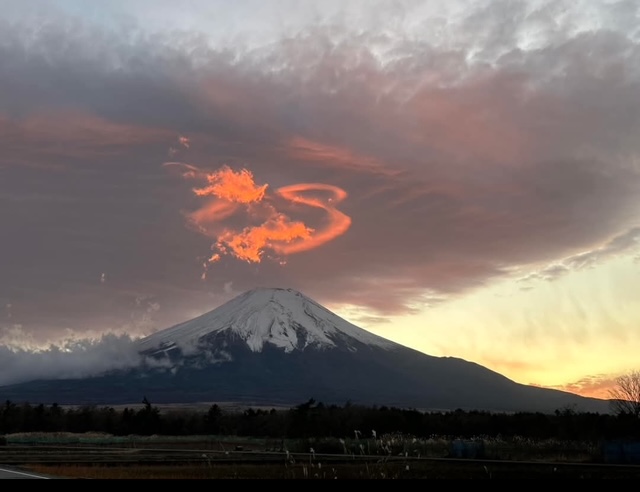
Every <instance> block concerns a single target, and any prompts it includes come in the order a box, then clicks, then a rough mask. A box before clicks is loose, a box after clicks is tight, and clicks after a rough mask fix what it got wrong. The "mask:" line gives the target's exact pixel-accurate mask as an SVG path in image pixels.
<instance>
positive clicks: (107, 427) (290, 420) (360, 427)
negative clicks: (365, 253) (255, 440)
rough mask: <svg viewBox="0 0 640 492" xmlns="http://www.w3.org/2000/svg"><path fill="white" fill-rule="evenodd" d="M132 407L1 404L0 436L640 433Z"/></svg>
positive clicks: (502, 422)
mask: <svg viewBox="0 0 640 492" xmlns="http://www.w3.org/2000/svg"><path fill="white" fill-rule="evenodd" d="M142 403H143V405H142V406H141V407H139V408H137V409H134V408H129V407H125V408H124V409H122V410H116V409H114V408H113V407H99V406H95V405H87V406H78V407H62V406H60V405H57V404H55V403H54V404H52V405H43V404H39V405H31V404H29V403H22V404H17V403H13V402H11V401H8V400H7V401H6V402H5V403H4V405H2V406H0V435H2V434H12V433H20V432H72V433H85V432H100V433H106V434H111V435H116V436H127V435H141V436H148V435H167V436H189V435H228V436H249V437H264V438H275V439H281V438H322V437H333V438H343V437H345V436H346V437H349V436H350V437H353V436H354V433H361V434H362V435H363V436H371V434H372V433H377V434H378V435H382V434H390V433H401V434H405V435H412V436H415V437H419V438H429V437H449V438H473V437H479V436H482V437H501V438H510V437H525V438H531V439H554V438H555V439H562V440H576V441H600V440H605V439H619V438H640V419H638V417H637V416H636V415H634V414H633V413H631V412H620V413H618V414H598V413H580V412H576V411H574V410H572V409H559V410H556V412H555V413H552V414H544V413H538V412H519V413H511V414H506V413H492V412H485V411H463V410H460V409H458V410H454V411H446V412H422V411H418V410H413V409H403V408H394V407H387V406H379V407H378V406H372V407H367V406H361V405H354V404H351V403H346V404H345V405H342V406H340V405H325V404H323V403H322V402H316V401H314V400H313V399H310V400H309V401H307V402H305V403H302V404H300V405H297V406H295V407H292V408H290V409H275V408H274V409H271V410H264V409H254V408H248V409H246V410H243V411H238V410H234V411H231V410H223V408H221V407H220V406H218V405H216V404H213V405H211V406H210V407H209V408H208V409H206V410H193V409H191V410H189V409H179V410H175V409H173V410H165V411H161V410H160V409H159V408H158V407H156V406H154V405H152V404H151V402H150V401H148V400H147V399H146V398H143V400H142Z"/></svg>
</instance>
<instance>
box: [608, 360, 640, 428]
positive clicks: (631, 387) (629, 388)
mask: <svg viewBox="0 0 640 492" xmlns="http://www.w3.org/2000/svg"><path fill="white" fill-rule="evenodd" d="M609 396H610V397H611V405H612V406H613V410H614V411H615V412H616V413H617V414H623V413H627V414H631V415H634V416H636V417H640V370H635V371H631V372H630V373H628V374H624V375H622V376H619V377H617V378H616V387H615V388H613V389H611V390H610V391H609Z"/></svg>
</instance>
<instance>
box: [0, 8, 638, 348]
mask: <svg viewBox="0 0 640 492" xmlns="http://www.w3.org/2000/svg"><path fill="white" fill-rule="evenodd" d="M202 5H204V4H201V6H200V8H203V9H204V8H205V7H202ZM278 5H279V6H280V7H282V8H284V7H283V6H285V4H284V3H281V4H280V3H279V4H278ZM362 5H363V4H359V3H353V4H350V8H344V9H342V8H340V7H338V6H337V4H331V7H327V8H326V10H322V9H319V13H318V16H315V17H313V18H309V19H307V20H305V22H307V24H304V23H303V22H302V21H301V20H300V19H302V18H303V17H305V14H303V13H301V12H298V13H297V14H296V16H298V17H296V19H298V20H297V21H296V22H298V24H291V25H290V26H288V27H286V28H283V30H284V32H285V34H284V35H283V34H281V33H279V32H276V31H277V30H276V29H275V28H274V27H273V26H267V27H269V28H270V29H271V31H270V32H271V33H272V34H273V37H271V38H269V42H268V43H264V44H257V41H256V40H255V39H253V40H252V41H251V42H249V41H248V40H247V39H248V38H245V42H244V43H241V42H238V44H237V47H234V45H233V43H228V44H226V45H224V46H222V47H221V46H215V45H214V44H212V42H211V41H210V40H208V39H207V38H206V37H205V36H204V35H203V34H202V33H197V32H185V31H182V32H179V31H175V30H174V31H157V32H151V31H150V30H145V29H143V28H142V24H139V23H136V22H132V21H128V23H125V24H122V25H115V24H114V23H113V22H112V21H110V22H105V23H103V24H100V25H98V24H96V23H91V22H89V21H87V20H81V19H78V18H71V17H68V16H66V15H63V14H62V13H60V12H56V11H55V9H54V10H51V11H50V12H48V13H47V12H45V13H44V14H42V15H40V16H36V17H35V19H37V24H36V21H35V20H33V19H34V17H33V16H31V17H24V16H23V17H20V18H18V17H16V18H17V19H18V20H4V21H0V73H1V74H2V76H0V144H1V145H2V148H3V149H5V151H4V152H3V154H2V155H0V224H2V228H3V229H2V231H3V242H2V243H1V244H0V271H2V272H3V273H4V277H3V279H2V280H0V302H3V303H4V304H7V303H10V304H11V305H12V308H11V312H12V320H13V321H14V322H15V323H20V324H22V326H23V327H24V330H25V332H28V333H31V334H32V335H33V336H34V337H36V338H38V339H41V340H48V339H49V337H50V336H51V335H52V334H54V333H55V334H58V335H60V336H62V334H64V333H67V330H72V331H73V332H75V333H78V334H79V336H81V335H82V334H83V333H87V332H101V331H104V330H108V329H109V328H113V327H118V326H125V325H127V323H129V321H130V320H131V316H132V313H139V312H140V309H141V308H140V306H136V304H135V303H136V299H138V298H140V296H146V297H148V298H149V299H153V301H152V302H154V303H158V305H160V306H162V309H158V310H157V311H154V312H153V313H152V319H151V321H148V322H147V324H146V325H145V327H144V328H143V327H141V326H139V325H136V326H133V325H131V334H132V335H135V334H138V333H141V332H142V331H149V330H151V329H153V328H161V327H164V326H166V325H168V324H171V323H173V322H179V321H182V319H183V318H184V317H185V316H187V315H188V314H189V313H193V314H195V313H197V312H198V311H203V310H206V309H210V308H212V307H215V306H216V305H217V304H219V303H220V302H222V301H223V300H225V299H227V298H228V297H229V296H230V295H233V293H234V292H240V291H242V290H244V289H247V288H251V287H254V286H257V285H265V284H266V285H276V284H277V285H286V286H290V287H294V288H298V289H300V290H302V291H304V292H305V293H307V294H308V295H310V296H312V297H315V298H317V299H318V300H319V301H320V302H325V303H332V304H339V303H346V304H352V305H357V306H361V307H365V308H368V309H369V310H371V311H372V312H374V313H375V315H376V316H381V315H386V314H389V313H403V312H413V311H415V310H417V309H420V308H421V307H423V306H424V305H426V304H428V303H429V302H432V301H430V300H433V299H434V298H438V299H440V298H452V297H455V296H456V295H458V294H460V293H462V292H465V291H467V290H469V289H475V288H480V287H482V286H483V285H486V284H487V283H488V282H490V281H491V280H492V279H495V278H500V277H502V276H504V275H508V274H510V272H512V271H513V269H514V268H521V269H522V268H526V267H527V266H529V265H538V264H547V265H549V267H547V268H545V269H544V270H543V271H542V272H539V273H538V275H540V276H541V277H542V278H552V277H555V276H557V275H558V274H560V273H562V272H564V271H567V270H571V269H575V268H580V267H581V266H583V265H587V264H591V263H592V262H595V261H602V260H603V259H606V258H607V257H610V256H611V255H614V254H623V253H625V254H626V253H627V251H628V252H631V250H630V249H628V248H627V247H628V246H629V245H630V243H629V239H630V237H627V236H626V234H630V232H631V231H633V230H637V229H634V228H636V227H637V222H636V218H637V212H636V204H637V200H638V193H639V191H640V176H639V174H638V171H639V169H638V155H639V154H640V148H639V145H640V144H639V142H640V141H639V140H638V138H637V135H638V131H639V130H640V101H639V100H638V98H637V94H638V93H640V72H639V71H638V69H637V68H636V67H638V66H640V63H639V62H640V46H639V44H638V43H639V38H638V32H637V28H636V27H635V26H637V25H638V23H637V22H634V20H635V21H637V20H638V5H637V4H636V3H635V2H617V3H615V4H612V5H611V8H606V9H605V8H604V7H603V8H599V7H596V6H593V3H581V4H580V5H577V6H576V7H575V8H573V9H564V10H563V8H561V7H560V6H559V4H557V3H553V2H521V3H519V2H503V1H499V2H484V3H483V2H480V3H475V4H470V3H464V2H462V3H457V4H453V3H452V5H454V6H451V7H447V8H448V9H451V10H450V11H448V12H447V15H440V16H439V15H437V13H434V12H429V11H428V10H429V8H428V6H427V5H426V4H425V3H424V2H398V3H394V6H391V5H390V4H386V7H385V10H384V11H383V14H378V13H375V12H374V11H371V12H373V13H370V14H368V13H366V12H365V11H364V10H363V8H361V7H362ZM114 8H115V7H114ZM167 8H169V4H168V3H163V4H162V6H161V7H159V9H160V10H162V9H167ZM14 9H15V8H14ZM205 10H206V9H205ZM202 12H203V18H206V15H205V14H206V11H202ZM233 12H234V15H236V17H235V19H237V20H238V22H237V23H236V24H234V25H237V26H238V29H239V31H238V32H237V33H236V34H237V36H239V38H242V36H243V35H246V32H243V31H242V30H241V24H242V23H241V22H240V19H241V18H242V17H241V15H240V13H239V12H241V11H240V10H238V11H233ZM321 14H322V15H321ZM418 14H420V15H418ZM427 14H428V20H424V21H421V19H424V16H425V15H427ZM133 15H134V16H135V15H138V14H136V13H134V14H133ZM7 19H11V17H10V16H8V17H7ZM25 19H27V20H25ZM114 19H115V17H114ZM384 19H386V20H387V23H386V25H388V26H390V27H389V28H388V29H387V28H384V29H383V26H384V24H383V23H382V20H384ZM593 19H597V23H595V24H594V21H593ZM390 20H392V21H393V22H389V21H390ZM351 21H353V23H350V22H351ZM356 21H357V22H356ZM183 22H184V23H183V24H182V25H185V26H187V25H189V26H190V28H195V27H194V26H195V25H197V23H196V22H195V20H194V19H191V18H189V19H186V18H185V19H183ZM296 25H297V26H305V29H303V28H301V27H300V28H298V29H295V28H294V27H295V26H296ZM306 27H308V29H307V28H306ZM425 27H429V29H425ZM420 33H423V34H422V35H420V36H419V34H420ZM278 36H279V37H278ZM179 136H186V137H188V138H189V139H190V145H189V148H186V147H184V146H180V145H179V141H178V138H179ZM170 149H173V150H172V151H171V152H170ZM170 154H171V155H170ZM169 160H172V161H182V162H185V163H188V164H191V165H196V166H198V167H199V168H202V169H209V170H211V171H213V170H215V169H218V168H219V167H220V166H222V165H223V164H228V165H229V166H231V167H232V168H234V169H241V168H243V167H246V168H248V169H250V170H251V171H252V172H253V173H254V176H255V179H256V182H258V183H259V184H268V185H269V189H270V190H274V189H277V188H279V187H280V186H286V185H291V184H296V183H314V182H319V183H326V184H331V185H334V186H338V187H340V188H341V189H344V190H345V191H346V192H347V193H348V197H347V199H346V200H344V201H343V202H341V203H340V205H339V209H340V210H341V211H342V212H344V213H345V214H347V215H348V216H349V217H351V219H352V225H351V227H350V228H349V229H348V231H347V232H346V233H345V234H343V235H342V236H340V237H338V238H337V239H335V240H333V241H331V242H329V243H327V244H325V245H324V246H322V247H320V248H318V249H314V250H311V251H307V252H304V253H300V254H297V255H292V256H290V257H289V258H287V264H286V265H285V266H281V265H280V264H279V263H278V262H277V261H270V260H268V259H266V260H264V261H263V262H262V263H260V264H248V263H246V262H240V261H238V260H236V259H234V258H231V257H225V258H223V259H222V260H221V261H220V262H219V263H217V264H215V265H213V266H212V267H211V268H210V271H209V274H208V275H207V280H206V281H205V282H202V281H201V280H200V274H201V267H202V261H203V260H204V259H206V257H208V255H209V254H210V246H211V244H210V243H211V239H210V238H207V237H205V236H203V235H200V234H198V233H197V232H196V231H193V230H191V229H189V228H187V227H186V224H185V220H184V214H185V213H188V212H190V211H193V210H195V209H197V208H198V207H200V206H202V202H201V201H199V200H198V198H197V197H195V196H194V195H193V193H192V191H191V187H192V185H193V183H189V182H187V181H185V180H183V179H181V178H180V176H178V175H176V174H175V173H172V172H171V171H170V170H169V169H167V168H166V167H163V166H162V164H163V163H164V162H166V161H169ZM315 212H316V211H313V210H303V209H301V208H300V207H298V208H295V207H292V208H290V209H287V213H289V214H291V216H292V217H293V218H296V219H300V220H305V221H308V223H309V224H312V225H315V226H320V225H321V224H322V220H323V217H322V216H319V215H318V214H316V213H315ZM625 231H629V232H625ZM612 237H613V238H617V239H614V240H610V238H612ZM609 241H610V242H609ZM584 251H587V253H578V252H584ZM581 255H582V256H581ZM103 273H105V279H106V281H105V282H101V281H100V279H101V278H102V277H101V275H102V274H103ZM230 282H232V283H230ZM231 286H233V289H231ZM137 315H138V314H136V316H137Z"/></svg>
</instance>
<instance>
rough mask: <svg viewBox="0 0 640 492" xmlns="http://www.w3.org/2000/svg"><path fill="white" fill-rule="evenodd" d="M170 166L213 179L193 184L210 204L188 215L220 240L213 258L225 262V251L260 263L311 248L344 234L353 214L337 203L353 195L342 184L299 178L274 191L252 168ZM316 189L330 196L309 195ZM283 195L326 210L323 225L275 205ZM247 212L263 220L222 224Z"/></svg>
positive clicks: (187, 175) (290, 200)
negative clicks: (272, 255) (271, 256)
mask: <svg viewBox="0 0 640 492" xmlns="http://www.w3.org/2000/svg"><path fill="white" fill-rule="evenodd" d="M165 165H171V166H180V167H181V168H182V169H183V172H182V176H183V177H184V178H187V179H199V180H203V181H206V182H207V185H206V186H203V187H199V188H193V193H194V194H195V195H196V196H198V197H201V198H203V199H206V200H207V201H206V203H205V204H204V205H202V207H200V208H199V209H197V210H195V211H193V212H190V213H189V214H188V218H189V221H190V223H191V224H192V225H193V226H195V227H196V229H197V230H198V231H199V232H201V233H202V234H205V235H207V236H209V237H211V238H213V239H214V240H215V242H214V243H213V245H212V249H213V250H214V253H213V254H212V255H211V257H210V258H209V260H207V263H214V262H217V261H219V260H220V258H221V255H231V256H233V257H235V258H237V259H240V260H243V261H246V262H249V263H259V262H260V261H262V258H263V257H264V256H265V252H267V251H271V252H273V253H276V254H277V255H280V256H286V255H290V254H295V253H300V252H303V251H308V250H311V249H314V248H317V247H319V246H321V245H323V244H325V243H327V242H329V241H331V240H333V239H335V238H336V237H338V236H340V235H342V234H344V233H345V232H346V231H347V230H348V229H349V227H350V225H351V218H350V217H349V216H347V215H346V214H344V213H343V212H341V211H340V210H338V209H337V208H336V204H338V203H340V202H341V201H343V200H344V199H345V198H346V197H347V192H346V191H344V190H343V189H341V188H338V187H337V186H332V185H328V184H323V183H299V184H295V185H290V186H284V187H282V188H279V189H278V190H276V191H275V193H273V194H271V195H268V194H267V190H268V185H267V184H264V185H257V184H256V183H255V181H254V177H253V174H252V173H251V171H249V170H247V169H242V170H240V171H234V170H233V169H231V168H230V167H228V166H222V167H221V168H220V169H218V170H216V171H214V172H206V171H203V170H201V169H199V168H197V167H195V166H191V165H188V164H182V163H175V162H174V163H167V164H165ZM311 192H324V193H326V192H329V194H330V196H329V197H328V198H321V197H319V196H317V195H313V196H309V195H308V194H309V193H311ZM277 199H280V200H282V201H283V203H284V204H285V206H286V205H287V204H291V205H303V206H305V207H309V208H315V209H320V210H323V211H324V212H325V213H326V220H325V222H324V224H323V225H322V226H321V227H318V228H314V227H310V226H308V225H307V224H305V223H304V221H302V220H294V219H292V218H290V217H289V216H288V215H286V214H285V213H283V212H281V211H278V210H277V208H276V206H275V205H274V201H277ZM298 210H299V209H298ZM241 211H244V212H245V214H244V216H245V218H246V220H259V223H257V224H252V225H247V226H245V227H243V228H241V229H238V228H236V227H230V226H228V225H225V224H222V222H223V221H225V220H226V219H230V218H231V217H232V216H234V218H236V217H235V216H240V212H241ZM205 265H206V264H205Z"/></svg>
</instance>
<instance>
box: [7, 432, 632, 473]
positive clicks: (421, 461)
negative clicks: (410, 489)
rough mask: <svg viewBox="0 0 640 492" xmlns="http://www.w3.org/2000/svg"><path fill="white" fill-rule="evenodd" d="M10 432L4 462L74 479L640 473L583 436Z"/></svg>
mask: <svg viewBox="0 0 640 492" xmlns="http://www.w3.org/2000/svg"><path fill="white" fill-rule="evenodd" d="M6 440H7V444H6V445H5V446H0V463H2V464H6V465H11V466H18V467H21V468H22V469H25V470H30V471H34V472H38V473H44V474H47V475H51V476H56V477H60V478H68V479H75V478H81V479H309V480H318V479H509V478H563V479H565V478H578V479H597V478H600V479H603V478H604V479H616V478H622V479H634V478H635V479H637V478H640V467H639V466H632V465H607V464H604V463H602V462H598V461H597V459H598V456H597V450H596V449H594V448H593V446H589V445H587V444H582V445H579V444H578V443H571V444H569V443H559V442H547V443H533V442H530V441H520V442H500V441H493V442H489V443H486V444H483V447H482V456H481V457H480V456H468V457H454V456H452V454H455V453H452V450H454V447H452V442H448V441H447V440H446V439H428V440H416V439H410V438H402V437H400V436H383V437H381V438H379V439H350V440H346V439H333V440H327V439H324V440H322V441H313V440H312V441H311V444H313V445H314V446H315V447H316V448H317V449H314V448H313V447H309V441H308V440H306V441H301V440H296V441H286V440H267V439H250V438H234V437H220V436H199V437H188V438H170V437H166V436H151V437H139V436H127V437H122V438H116V437H113V436H105V435H94V434H86V435H80V436H78V435H69V434H64V435H61V434H51V435H47V434H41V435H9V436H7V437H6ZM303 449H304V450H303ZM465 449H466V451H465V452H466V453H467V454H469V453H470V454H473V451H474V449H476V450H477V448H474V447H468V448H465ZM323 450H324V451H323ZM327 451H331V452H327Z"/></svg>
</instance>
